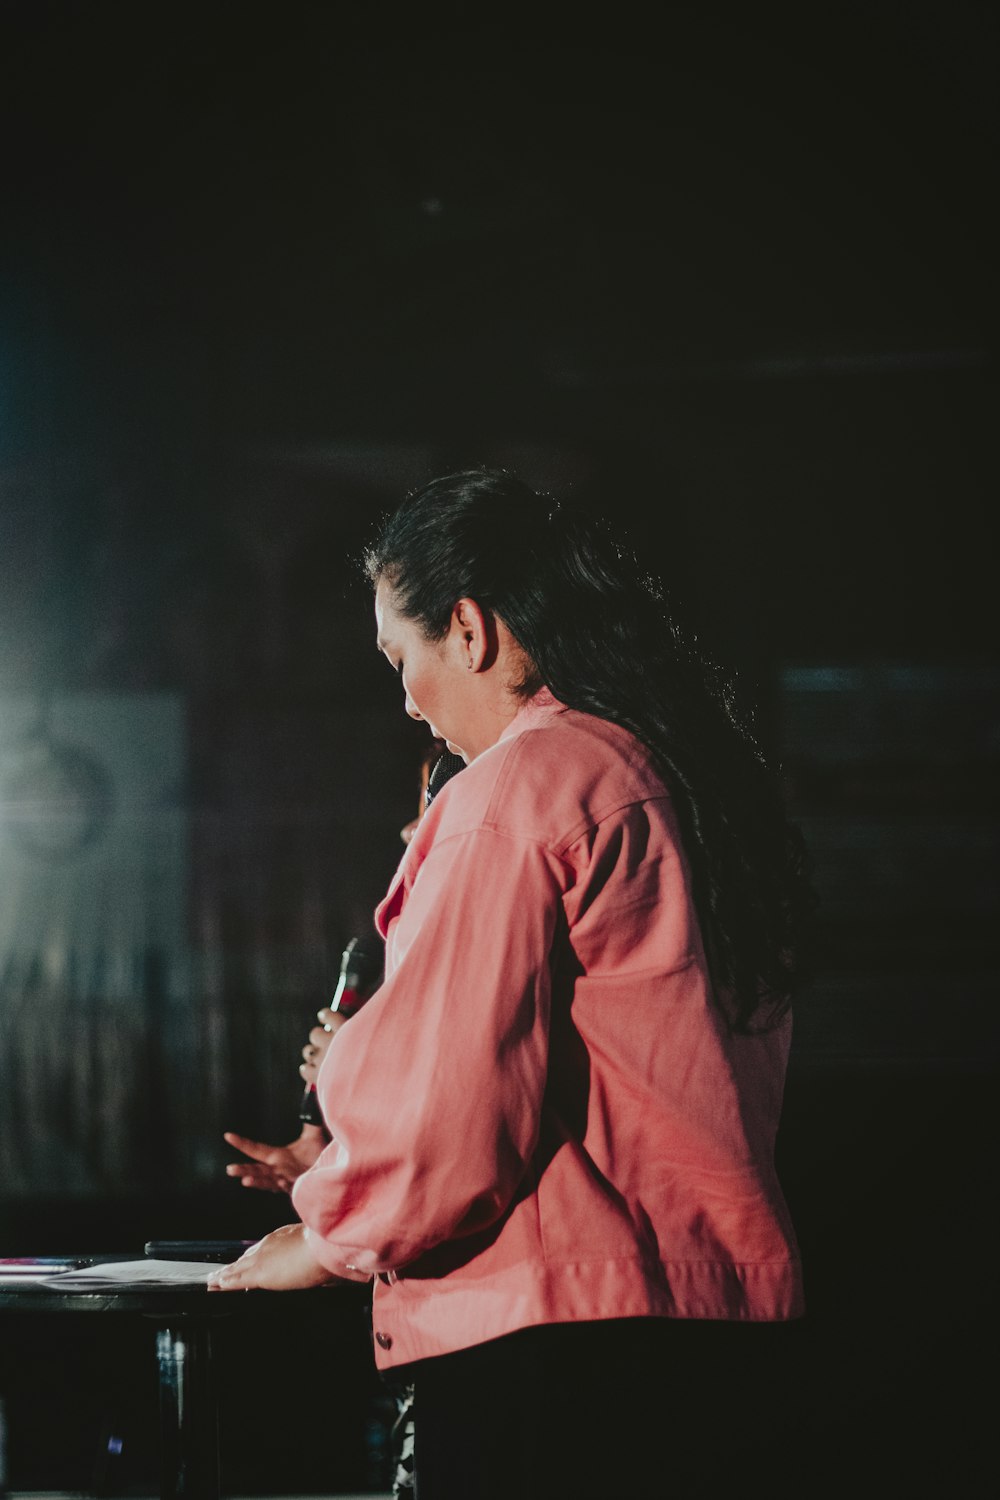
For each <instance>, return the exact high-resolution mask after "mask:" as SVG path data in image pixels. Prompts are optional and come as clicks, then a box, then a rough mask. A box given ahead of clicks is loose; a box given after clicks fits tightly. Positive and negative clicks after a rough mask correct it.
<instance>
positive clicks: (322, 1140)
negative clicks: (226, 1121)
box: [223, 1125, 329, 1193]
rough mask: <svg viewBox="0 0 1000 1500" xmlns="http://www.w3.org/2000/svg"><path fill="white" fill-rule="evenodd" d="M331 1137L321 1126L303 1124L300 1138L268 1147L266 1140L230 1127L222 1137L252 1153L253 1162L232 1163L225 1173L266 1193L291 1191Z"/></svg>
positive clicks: (242, 1149) (245, 1185)
mask: <svg viewBox="0 0 1000 1500" xmlns="http://www.w3.org/2000/svg"><path fill="white" fill-rule="evenodd" d="M328 1139H329V1137H328V1136H327V1133H326V1131H325V1130H324V1129H323V1127H322V1125H303V1126H302V1131H301V1133H300V1135H299V1136H298V1139H297V1140H294V1141H289V1143H288V1145H287V1146H269V1145H268V1144H267V1142H266V1141H252V1140H250V1139H249V1137H248V1136H245V1135H235V1134H234V1133H233V1131H231V1130H227V1131H226V1132H225V1134H224V1135H223V1140H224V1141H226V1142H227V1144H228V1145H230V1146H233V1147H235V1149H236V1150H237V1151H242V1152H243V1155H244V1156H249V1157H250V1161H248V1162H241V1161H234V1162H230V1163H229V1166H228V1167H227V1168H226V1176H227V1177H238V1178H239V1179H240V1182H241V1183H242V1184H243V1186H244V1187H249V1188H260V1189H261V1190H262V1191H263V1192H266V1193H290V1192H291V1190H292V1183H293V1182H294V1181H295V1179H296V1177H301V1176H302V1173H303V1172H305V1171H307V1170H308V1168H309V1167H311V1166H312V1164H313V1162H314V1161H316V1160H317V1158H318V1157H319V1154H320V1152H321V1151H322V1150H323V1147H324V1146H325V1145H326V1143H327V1140H328Z"/></svg>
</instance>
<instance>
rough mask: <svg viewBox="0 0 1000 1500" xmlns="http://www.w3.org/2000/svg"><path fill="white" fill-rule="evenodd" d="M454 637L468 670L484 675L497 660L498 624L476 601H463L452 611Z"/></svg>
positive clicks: (460, 600)
mask: <svg viewBox="0 0 1000 1500" xmlns="http://www.w3.org/2000/svg"><path fill="white" fill-rule="evenodd" d="M451 637H452V640H453V641H454V642H455V644H456V646H457V648H458V650H459V651H460V653H461V657H462V664H463V666H464V667H465V669H466V671H469V672H481V671H482V670H483V668H484V667H488V666H491V665H492V663H493V662H494V661H495V660H496V646H497V640H496V637H497V631H496V621H495V619H494V618H493V615H492V613H487V612H486V611H485V610H483V609H482V608H481V606H480V605H479V604H477V602H476V600H475V599H467V598H466V599H459V601H458V603H457V604H456V605H455V607H454V609H453V610H452V612H451Z"/></svg>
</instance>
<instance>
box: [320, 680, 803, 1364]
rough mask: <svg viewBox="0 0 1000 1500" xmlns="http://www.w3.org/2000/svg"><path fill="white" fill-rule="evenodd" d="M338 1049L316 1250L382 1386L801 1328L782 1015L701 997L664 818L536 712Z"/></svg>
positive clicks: (617, 757)
mask: <svg viewBox="0 0 1000 1500" xmlns="http://www.w3.org/2000/svg"><path fill="white" fill-rule="evenodd" d="M376 922H377V926H378V928H379V930H380V932H381V933H382V934H383V936H384V938H385V940H386V969H385V981H384V983H383V985H382V986H381V988H380V989H379V990H378V991H377V992H376V994H375V995H374V996H373V997H372V999H371V1000H369V1002H368V1003H367V1005H366V1006H365V1008H364V1009H363V1010H362V1011H361V1012H360V1013H359V1014H358V1015H357V1016H355V1017H354V1018H353V1019H352V1021H351V1023H350V1025H348V1026H345V1027H344V1028H343V1029H342V1030H341V1031H340V1032H339V1033H338V1034H337V1036H336V1038H335V1039H334V1041H333V1043H332V1044H331V1046H330V1047H329V1049H328V1051H327V1054H326V1057H325V1059H324V1061H323V1065H322V1067H321V1069H320V1075H319V1081H318V1091H319V1097H320V1100H321V1103H322V1107H323V1112H324V1116H325V1118H326V1120H327V1123H328V1126H329V1129H330V1132H331V1134H332V1137H333V1139H332V1141H331V1143H330V1145H329V1146H328V1147H327V1148H326V1150H325V1151H324V1152H323V1154H322V1156H321V1157H320V1159H319V1160H318V1162H317V1163H316V1165H315V1166H314V1167H312V1168H311V1169H310V1170H309V1171H308V1172H306V1173H304V1174H303V1176H302V1177H300V1178H299V1180H298V1181H297V1182H296V1184H295V1187H294V1190H293V1202H294V1205H295V1208H296V1211H297V1212H298V1214H299V1216H300V1217H301V1218H302V1220H303V1221H304V1223H305V1224H306V1225H307V1226H308V1230H309V1235H308V1237H309V1241H310V1244H311V1247H312V1250H313V1252H314V1254H315V1255H316V1256H317V1258H318V1259H319V1260H320V1261H321V1262H322V1263H323V1264H324V1265H326V1266H327V1267H328V1268H329V1269H330V1270H332V1271H335V1272H337V1273H338V1274H339V1275H342V1276H347V1277H351V1278H368V1277H375V1278H376V1284H375V1290H374V1304H373V1313H374V1324H375V1337H376V1351H375V1352H376V1360H377V1362H378V1364H379V1365H380V1367H382V1368H388V1367H390V1366H395V1365H399V1364H404V1363H408V1362H409V1361H411V1360H415V1359H421V1358H425V1357H427V1356H432V1355H437V1354H443V1353H446V1352H449V1351H451V1350H455V1349H460V1348H466V1347H469V1346H471V1345H473V1344H476V1343H480V1342H482V1341H484V1340H486V1339H491V1338H495V1337H498V1336H499V1335H501V1334H505V1333H509V1332H512V1331H513V1330H515V1329H518V1328H524V1327H528V1326H531V1325H534V1324H539V1323H551V1322H563V1321H576V1320H589V1319H603V1318H620V1317H630V1316H648V1315H654V1316H657V1315H659V1316H663V1317H670V1318H710V1319H740V1320H782V1319H788V1318H794V1317H797V1316H799V1315H800V1314H801V1312H802V1311H803V1294H802V1279H801V1269H800V1264H799V1258H798V1253H797V1249H796V1243H795V1235H794V1231H793V1228H792V1224H791V1222H790V1218H789V1214H788V1210H787V1207H786V1204H785V1200H784V1198H783V1195H782V1192H781V1188H780V1186H779V1183H778V1180H777V1178H776V1175H775V1171H774V1164H773V1153H774V1142H775V1135H776V1131H777V1126H778V1120H779V1115H780V1110H781V1100H782V1090H783V1086H784V1077H785V1068H786V1063H787V1056H788V1045H789V1037H790V1022H789V1021H787V1020H786V1021H785V1023H783V1024H782V1025H781V1026H780V1027H779V1028H778V1029H777V1030H774V1031H771V1032H768V1033H766V1034H764V1035H761V1036H741V1035H740V1036H737V1035H733V1034H732V1033H731V1032H730V1031H729V1029H728V1027H727V1025H726V1023H725V1021H724V1019H723V1017H722V1015H721V1014H720V1012H719V1010H718V1008H717V1007H716V1006H715V1004H714V1003H713V1001H712V997H711V995H710V992H709V986H708V982H707V977H706V965H705V958H704V953H703V950H702V944H701V939H700V936H699V932H698V927H697V924H696V921H695V916H694V910H693V907H692V903H691V897H690V891H689V881H688V873H687V868H686V863H685V859H684V855H683V853H682V851H681V847H680V840H679V837H678V832H677V826H676V821H675V817H674V811H673V808H672V805H671V800H670V797H669V795H668V794H667V792H666V790H665V788H664V786H663V783H662V781H661V779H660V778H659V777H658V775H657V773H656V772H655V770H654V769H653V768H652V766H651V765H650V762H649V757H648V755H647V754H646V752H645V750H644V749H643V748H642V747H641V746H640V745H639V744H638V742H637V741H636V740H635V739H634V738H633V737H632V736H631V735H630V734H628V733H627V732H626V731H625V730H622V729H619V728H618V727H616V726H614V725H611V724H608V723H607V722H605V721H604V720H602V719H597V718H593V717H591V716H589V715H586V714H581V713H578V712H575V711H573V710H570V709H567V708H565V707H564V706H563V705H561V704H559V703H558V702H557V701H556V700H555V699H554V698H553V697H552V696H551V694H549V693H548V692H544V691H543V692H542V693H541V694H539V695H538V696H537V697H535V698H533V699H532V700H531V701H530V702H529V703H528V704H526V705H525V707H524V708H523V709H522V710H521V711H520V713H519V714H518V715H517V717H516V718H515V719H514V721H513V723H512V724H511V725H510V726H509V727H508V729H507V731H506V732H505V733H504V735H503V736H502V738H501V739H500V740H499V742H498V743H497V744H496V745H494V746H493V747H492V748H491V749H489V750H487V751H486V752H485V753H484V754H483V755H481V756H479V757H478V758H477V759H476V760H475V761H473V762H472V763H471V765H469V766H468V767H467V768H466V769H465V770H464V771H463V772H462V773H461V774H460V775H459V776H457V777H455V778H454V779H453V780H452V781H450V782H449V783H448V784H447V785H446V786H445V787H443V788H442V790H441V792H440V793H439V794H438V796H437V797H436V798H435V800H434V801H433V803H432V805H431V806H430V807H429V808H428V810H427V812H426V814H425V816H424V817H423V819H422V820H421V822H420V824H419V826H418V828H417V831H416V834H415V836H414V838H413V840H412V842H411V843H410V844H409V845H408V847H407V850H406V852H405V854H404V855H403V858H402V861H401V863H400V865H399V868H398V870H397V872H396V875H395V878H394V880H393V882H392V884H391V886H390V888H389V891H388V894H387V895H386V897H385V899H384V900H383V901H382V903H381V904H380V906H379V907H378V910H377V913H376Z"/></svg>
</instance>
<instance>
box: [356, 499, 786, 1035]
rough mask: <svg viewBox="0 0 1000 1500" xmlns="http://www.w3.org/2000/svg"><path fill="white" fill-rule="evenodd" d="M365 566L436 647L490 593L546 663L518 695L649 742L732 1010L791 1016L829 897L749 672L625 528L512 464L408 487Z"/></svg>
mask: <svg viewBox="0 0 1000 1500" xmlns="http://www.w3.org/2000/svg"><path fill="white" fill-rule="evenodd" d="M363 564H364V568H365V571H366V573H367V575H368V578H369V579H370V581H371V582H372V583H373V584H375V583H377V582H378V581H379V579H380V578H383V577H384V578H385V580H386V582H387V583H388V584H389V586H390V587H391V589H392V591H393V603H394V606H395V607H396V608H397V609H398V610H399V611H400V612H401V613H402V614H403V615H405V616H406V617H408V618H409V619H412V620H414V621H415V622H416V623H417V624H419V625H420V627H421V629H422V630H423V632H424V634H425V635H426V637H427V638H428V639H430V640H438V639H441V638H442V637H443V636H444V635H445V634H446V632H447V630H448V625H449V621H450V619H451V611H452V608H453V606H454V604H455V602H456V600H458V599H460V598H465V597H468V598H472V599H475V600H476V601H477V602H478V603H479V604H480V606H481V607H482V608H483V609H486V610H492V611H493V612H494V613H495V614H496V615H498V616H499V617H500V619H502V620H503V621H504V623H505V624H506V626H507V627H508V629H509V630H510V631H511V633H512V635H513V636H514V638H515V640H516V641H517V642H518V643H519V645H520V646H521V647H522V648H523V650H524V651H525V653H526V654H527V656H528V658H529V659H530V663H531V666H530V667H529V669H528V671H527V672H526V674H525V677H524V680H523V681H522V682H521V683H519V684H517V688H518V691H519V692H521V693H522V694H524V695H525V696H528V695H530V694H531V693H533V692H536V691H537V690H538V688H539V687H541V686H542V685H543V684H544V685H545V686H546V687H548V688H549V689H550V691H551V692H552V693H553V694H554V695H555V697H556V698H558V699H559V700H560V702H562V703H565V704H566V705H567V706H568V707H570V708H575V709H580V710H582V711H583V712H585V713H590V714H595V715H597V716H598V717H600V718H602V719H608V720H610V721H611V722H612V723H614V724H620V725H621V726H622V727H623V728H625V729H628V730H630V731H631V732H632V733H633V734H634V735H635V736H636V737H637V739H639V740H640V741H641V742H642V743H643V744H644V745H645V746H646V747H647V749H648V751H649V753H650V755H651V756H652V758H653V761H654V763H655V764H656V766H657V768H658V770H659V771H660V774H661V775H662V776H663V778H664V781H665V783H666V785H667V787H668V788H669V791H670V793H671V797H672V800H673V803H674V806H675V809H676V813H677V817H678V821H679V824H680V828H681V836H682V839H683V842H684V848H685V853H686V855H687V858H688V862H689V865H690V868H691V873H692V884H693V892H692V894H693V899H694V903H695V909H696V911H697V913H698V920H699V924H700V927H701V931H702V938H703V941H704V944H705V950H706V956H707V959H708V963H709V968H710V971H711V975H712V981H713V986H714V990H715V995H716V999H717V1002H718V1004H719V1005H720V1007H721V1008H722V1010H723V1012H724V1014H725V1015H726V1016H727V1018H728V1019H729V1021H730V1023H731V1025H732V1026H733V1027H734V1029H737V1030H741V1031H756V1030H760V1029H764V1028H766V1027H768V1026H770V1025H772V1024H775V1023H776V1022H777V1021H778V1020H780V1018H781V1016H782V1015H783V1014H784V1012H785V1011H786V1010H787V1008H788V1005H789V1002H790V999H791V996H792V993H793V991H794V990H795V989H797V988H798V987H799V984H800V983H801V981H802V979H803V978H804V972H805V965H804V957H803V941H802V939H803V933H804V931H805V929H806V924H807V919H808V916H809V914H810V912H811V910H812V907H813V904H814V896H813V892H812V888H811V885H810V882H809V878H808V873H807V862H806V858H805V850H804V846H803V842H802V838H801V835H800V833H799V830H798V829H797V828H796V827H795V826H794V825H792V824H790V823H789V821H788V819H787V817H786V814H785V808H784V802H783V797H782V793H781V783H780V778H779V777H778V775H777V774H776V772H774V771H773V770H772V768H771V767H770V766H769V765H768V763H767V760H766V758H765V756H764V754H763V753H762V750H761V748H760V746H759V744H758V742H757V739H756V737H755V734H754V731H753V727H752V718H751V716H750V714H749V712H748V711H747V710H745V709H744V708H742V707H741V706H740V705H739V703H738V701H737V695H736V692H735V689H734V684H733V679H732V678H731V677H730V676H729V675H727V674H726V673H725V672H723V671H722V670H721V669H720V667H719V666H718V665H717V664H716V663H714V662H713V661H711V660H709V659H708V658H707V657H706V656H705V655H704V654H703V653H702V652H701V651H700V650H696V649H695V646H694V643H693V640H691V639H689V638H688V637H687V636H686V634H685V633H684V631H683V630H682V629H681V628H680V626H679V624H678V622H677V620H676V618H675V617H674V615H673V614H672V613H671V610H670V609H669V608H668V606H667V603H666V600H665V598H664V593H663V589H662V586H661V585H660V584H659V583H658V582H657V580H656V579H654V578H652V577H650V576H649V575H648V574H647V573H646V572H644V570H643V569H642V567H641V566H640V564H639V562H638V560H637V558H636V556H635V554H634V553H633V552H632V551H631V550H630V549H629V548H628V547H626V546H624V545H623V544H622V543H621V542H619V541H618V540H616V538H615V537H614V535H613V534H612V531H611V528H610V525H609V524H608V522H607V521H606V520H605V519H604V518H602V517H599V516H596V515H594V514H593V513H590V512H586V511H583V510H579V511H575V512H571V511H570V510H569V509H568V508H567V507H565V506H563V505H561V504H559V503H558V502H557V501H555V500H553V499H552V498H551V497H550V496H548V495H544V494H539V493H537V492H536V491H535V490H533V489H531V488H530V487H529V486H528V485H526V484H525V483H524V482H523V481H522V480H520V479H518V478H516V477H515V476H514V475H512V474H510V473H508V472H506V471H504V470H497V469H474V470H466V471H462V472H459V473H455V474H448V475H445V476H443V477H442V478H439V479H434V480H432V481H431V482H430V483H429V484H426V485H423V486H422V487H421V488H419V489H417V490H414V491H412V492H411V493H410V494H409V495H407V497H406V498H405V499H404V501H403V503H402V504H401V505H400V506H399V508H398V509H397V510H396V511H395V513H394V514H393V515H391V516H390V517H389V518H388V519H387V520H386V521H385V522H384V523H383V525H382V527H381V530H380V532H379V534H378V536H377V538H376V539H375V541H374V542H373V543H372V544H371V545H370V546H369V547H368V548H367V549H366V551H365V554H364V558H363Z"/></svg>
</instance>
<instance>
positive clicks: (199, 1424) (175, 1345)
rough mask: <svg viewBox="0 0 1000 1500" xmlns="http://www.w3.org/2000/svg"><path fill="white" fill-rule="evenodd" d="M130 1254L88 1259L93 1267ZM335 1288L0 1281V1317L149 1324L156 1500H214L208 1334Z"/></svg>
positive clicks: (213, 1395)
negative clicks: (155, 1397) (154, 1383)
mask: <svg viewBox="0 0 1000 1500" xmlns="http://www.w3.org/2000/svg"><path fill="white" fill-rule="evenodd" d="M137 1258H138V1257H136V1256H133V1255H128V1256H126V1255H103V1256H88V1257H86V1260H87V1261H90V1262H92V1263H93V1264H94V1265H99V1264H102V1263H107V1262H108V1261H112V1260H119V1261H124V1260H133V1259H137ZM339 1290H340V1288H339V1287H337V1286H333V1287H320V1288H316V1289H314V1290H311V1291H301V1292H265V1291H256V1290H255V1291H251V1292H242V1293H241V1292H209V1291H208V1289H207V1287H206V1286H204V1285H201V1284H190V1283H178V1284H176V1285H169V1286H165V1285H161V1284H151V1283H144V1282H136V1283H128V1282H120V1283H116V1284H113V1285H109V1286H107V1287H101V1288H100V1289H94V1288H89V1289H84V1288H82V1287H74V1285H73V1284H72V1282H69V1283H67V1284H66V1285H64V1286H60V1285H59V1281H58V1278H56V1279H53V1280H52V1281H50V1282H48V1283H47V1284H43V1283H41V1282H38V1281H28V1280H25V1281H23V1282H18V1283H16V1284H14V1283H10V1282H4V1283H3V1284H0V1312H3V1311H4V1310H8V1311H13V1312H17V1313H39V1314H49V1315H52V1314H59V1313H62V1314H67V1313H81V1312H86V1313H90V1312H94V1313H115V1314H119V1315H122V1314H131V1315H133V1316H139V1317H141V1318H144V1319H148V1320H149V1321H150V1322H151V1323H152V1325H153V1328H154V1331H155V1349H156V1361H157V1369H158V1377H159V1401H160V1496H161V1500H181V1497H186V1500H219V1496H220V1493H221V1492H220V1477H219V1408H218V1391H217V1389H216V1384H215V1379H214V1371H213V1366H212V1335H213V1331H214V1329H215V1327H216V1326H217V1325H218V1324H219V1323H221V1322H222V1321H223V1320H224V1319H227V1318H228V1319H232V1318H240V1319H244V1318H251V1319H267V1318H269V1317H272V1316H275V1315H277V1316H281V1317H284V1316H286V1315H287V1312H288V1308H289V1301H288V1299H289V1298H291V1299H294V1300H295V1301H296V1302H298V1301H300V1300H301V1299H302V1298H305V1297H310V1298H316V1297H324V1298H327V1297H330V1296H331V1295H333V1296H336V1295H337V1294H338V1292H339Z"/></svg>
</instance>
